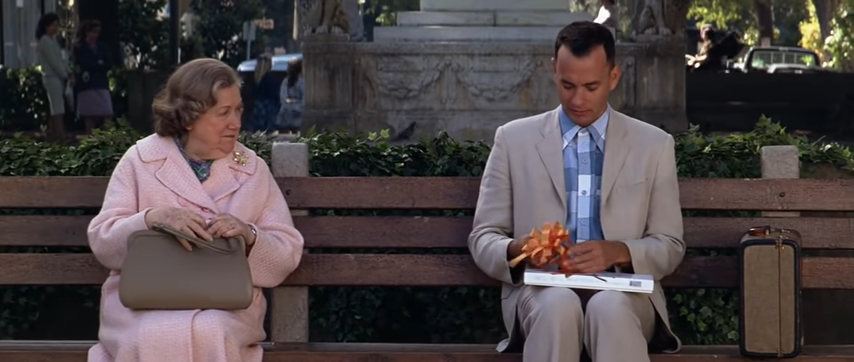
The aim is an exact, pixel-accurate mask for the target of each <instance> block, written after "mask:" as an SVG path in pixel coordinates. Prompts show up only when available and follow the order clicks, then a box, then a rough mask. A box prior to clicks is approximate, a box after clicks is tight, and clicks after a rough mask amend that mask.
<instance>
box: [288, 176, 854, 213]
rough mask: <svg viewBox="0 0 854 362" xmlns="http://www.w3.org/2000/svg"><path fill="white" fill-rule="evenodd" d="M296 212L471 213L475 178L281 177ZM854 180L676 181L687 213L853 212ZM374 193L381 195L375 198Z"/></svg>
mask: <svg viewBox="0 0 854 362" xmlns="http://www.w3.org/2000/svg"><path fill="white" fill-rule="evenodd" d="M278 182H279V186H280V187H281V188H282V190H284V192H285V195H288V196H287V197H288V203H289V205H290V207H292V208H297V209H473V208H474V207H475V204H476V202H477V195H478V189H479V187H480V178H477V177H471V178H467V177H394V178H387V177H318V178H311V179H306V178H282V179H278ZM852 190H854V180H817V179H794V180H772V179H722V178H708V179H685V178H683V179H680V181H679V192H680V201H681V204H682V208H683V209H686V210H757V211H771V210H798V211H849V210H854V192H852ZM377 195H382V196H381V197H377Z"/></svg>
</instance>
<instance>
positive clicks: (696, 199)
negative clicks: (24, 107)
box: [0, 177, 854, 289]
mask: <svg viewBox="0 0 854 362" xmlns="http://www.w3.org/2000/svg"><path fill="white" fill-rule="evenodd" d="M108 180H109V179H108V178H106V177H2V178H0V189H2V190H4V191H3V192H2V193H0V209H53V210H57V211H58V210H61V209H91V210H97V209H98V208H99V207H100V206H101V202H102V200H103V196H104V190H105V189H106V185H107V182H108ZM278 182H279V185H280V186H281V188H282V190H283V192H284V194H285V195H286V198H287V199H288V203H289V206H290V207H291V209H294V210H354V211H363V210H373V211H380V210H382V211H390V210H394V211H397V212H405V211H416V210H422V211H423V210H434V211H441V210H445V211H449V210H453V211H456V212H457V213H467V214H469V215H470V214H471V212H472V211H473V209H474V206H475V203H476V201H477V192H478V187H479V179H478V178H463V177H447V178H433V177H417V178H404V177H394V178H385V177H356V178H353V177H312V178H302V177H291V178H278ZM680 196H681V202H682V207H683V209H684V210H686V211H688V210H692V211H693V210H697V211H700V210H702V211H852V210H854V181H843V180H810V179H796V180H765V179H754V180H742V179H682V180H680ZM314 214H315V215H312V216H295V217H294V220H295V223H296V226H297V228H298V229H299V230H300V231H301V232H302V233H303V234H304V236H305V239H306V247H307V248H309V249H341V248H368V249H402V248H405V249H436V248H447V249H465V248H466V239H467V237H468V233H469V231H470V230H471V218H470V216H418V217H413V216H317V215H316V213H314ZM89 220H91V216H78V215H69V214H68V213H67V212H66V213H65V214H63V213H57V214H55V215H42V214H39V215H3V216H0V230H3V232H2V233H0V246H27V247H35V246H66V247H68V246H84V247H85V246H87V240H86V226H87V225H88V222H89ZM684 224H685V240H686V242H687V244H688V246H689V248H692V249H732V248H735V247H737V246H738V240H739V237H740V236H741V235H742V234H743V233H744V232H745V231H746V230H747V229H748V228H750V227H752V226H761V225H775V226H785V227H787V228H790V229H795V230H798V231H800V232H801V234H802V236H803V245H802V247H803V248H804V249H854V242H852V241H849V240H848V238H847V236H849V235H854V222H852V219H850V218H840V217H800V218H784V219H781V218H771V217H685V219H684ZM461 251H462V250H461ZM735 263H736V261H735V259H734V258H733V257H732V256H688V257H686V259H685V261H684V262H683V264H682V266H681V267H680V268H679V269H678V271H677V272H676V273H675V274H674V275H672V276H671V277H669V278H668V279H666V280H665V285H668V286H675V287H682V286H692V287H734V286H736V285H737V275H736V268H735V265H736V264H735ZM0 266H2V267H0V268H2V269H3V272H2V273H0V284H99V283H101V282H102V281H103V280H104V277H105V275H106V271H105V270H104V269H103V268H102V267H101V266H100V265H98V263H97V262H96V261H95V260H94V259H93V258H92V257H91V255H87V254H66V253H63V254H53V253H48V254H29V253H28V254H23V255H22V254H15V255H12V254H0ZM353 270H359V271H360V272H359V273H354V272H353ZM400 270H406V271H407V272H406V273H400V272H399V271H400ZM831 271H833V273H828V272H831ZM843 271H851V272H852V273H844V272H843ZM834 274H842V275H846V274H847V275H854V260H850V259H847V258H822V257H815V258H809V257H808V258H805V260H804V268H803V283H804V287H805V288H831V289H835V288H843V289H848V288H854V278H847V279H846V278H844V277H833V275H834ZM286 284H287V285H294V286H296V285H299V286H305V285H308V286H313V285H341V286H356V285H374V286H377V285H408V286H426V285H443V286H451V285H492V284H495V282H494V281H492V280H490V279H488V278H487V277H485V276H484V275H483V274H482V273H480V272H479V271H478V270H477V269H476V268H475V266H474V264H473V263H471V262H470V258H469V256H468V255H467V254H465V253H458V254H430V255H425V254H422V253H410V254H381V253H370V254H363V253H343V254H342V253H334V254H330V253H323V254H313V255H312V254H310V255H308V256H306V258H305V259H304V261H303V263H302V265H301V266H300V268H299V270H298V271H297V272H296V273H295V274H294V275H293V276H292V277H291V278H289V279H288V280H287V282H286Z"/></svg>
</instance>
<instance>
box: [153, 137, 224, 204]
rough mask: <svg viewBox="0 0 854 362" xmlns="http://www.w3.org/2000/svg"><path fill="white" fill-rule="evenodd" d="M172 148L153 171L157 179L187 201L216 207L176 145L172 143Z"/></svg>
mask: <svg viewBox="0 0 854 362" xmlns="http://www.w3.org/2000/svg"><path fill="white" fill-rule="evenodd" d="M172 148H173V149H174V152H172V151H171V150H170V151H169V153H168V155H167V157H166V160H165V161H164V162H163V165H162V166H160V168H159V169H157V172H155V173H154V175H155V177H157V180H158V181H160V183H162V184H163V185H164V186H166V187H167V188H168V189H170V190H172V192H174V193H176V194H177V195H178V196H180V197H183V198H184V199H186V200H187V201H189V202H192V203H194V204H196V205H198V206H200V207H206V208H209V209H211V210H215V209H216V207H215V205H214V204H213V201H212V200H211V198H210V197H208V194H207V192H205V190H204V188H202V184H201V183H200V182H199V179H198V178H197V177H196V175H195V174H194V173H193V170H192V169H190V165H189V164H188V163H187V161H186V160H185V159H184V156H182V155H181V152H180V151H179V150H178V147H177V146H175V145H172Z"/></svg>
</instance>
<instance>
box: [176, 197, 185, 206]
mask: <svg viewBox="0 0 854 362" xmlns="http://www.w3.org/2000/svg"><path fill="white" fill-rule="evenodd" d="M178 204H179V205H181V206H187V200H184V198H183V197H179V198H178Z"/></svg>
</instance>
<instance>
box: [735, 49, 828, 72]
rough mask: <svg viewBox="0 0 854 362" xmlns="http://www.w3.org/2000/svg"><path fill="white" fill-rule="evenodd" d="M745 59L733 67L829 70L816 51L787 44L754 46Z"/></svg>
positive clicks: (745, 68)
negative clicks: (823, 64)
mask: <svg viewBox="0 0 854 362" xmlns="http://www.w3.org/2000/svg"><path fill="white" fill-rule="evenodd" d="M743 59H744V61H743V62H740V63H737V64H735V65H734V67H733V68H735V69H737V70H740V71H742V72H745V73H754V72H759V73H798V74H802V73H813V72H817V71H828V69H824V68H822V67H821V60H820V59H819V57H818V54H816V52H814V51H812V50H809V49H804V48H799V47H785V46H758V47H752V48H750V50H749V51H748V52H747V54H745V56H744V58H743Z"/></svg>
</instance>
